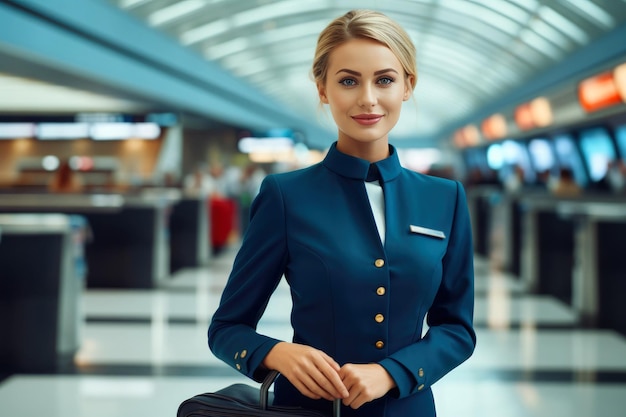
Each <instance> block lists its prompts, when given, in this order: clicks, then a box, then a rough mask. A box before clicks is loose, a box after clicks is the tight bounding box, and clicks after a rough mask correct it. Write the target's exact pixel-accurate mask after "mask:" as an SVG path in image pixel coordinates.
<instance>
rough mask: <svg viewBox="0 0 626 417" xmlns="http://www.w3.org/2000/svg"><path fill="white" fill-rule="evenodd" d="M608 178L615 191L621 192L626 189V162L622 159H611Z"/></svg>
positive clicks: (616, 192)
mask: <svg viewBox="0 0 626 417" xmlns="http://www.w3.org/2000/svg"><path fill="white" fill-rule="evenodd" d="M606 178H607V181H608V183H609V186H610V187H611V191H612V192H613V193H615V194H621V193H623V192H624V191H626V163H624V161H623V160H621V159H618V160H616V161H611V162H610V163H609V167H608V170H607V174H606Z"/></svg>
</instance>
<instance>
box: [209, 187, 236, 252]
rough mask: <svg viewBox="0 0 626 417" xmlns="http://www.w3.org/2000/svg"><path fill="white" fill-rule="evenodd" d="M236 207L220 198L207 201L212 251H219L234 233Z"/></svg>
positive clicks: (232, 202)
mask: <svg viewBox="0 0 626 417" xmlns="http://www.w3.org/2000/svg"><path fill="white" fill-rule="evenodd" d="M236 212H237V205H236V204H235V202H234V201H233V200H230V199H227V198H222V197H211V198H210V199H209V214H210V219H211V245H212V247H213V251H214V252H215V251H219V250H220V249H222V248H224V246H226V244H227V243H228V239H229V237H230V236H231V234H232V233H233V231H235V226H236V223H235V219H236V216H235V214H236Z"/></svg>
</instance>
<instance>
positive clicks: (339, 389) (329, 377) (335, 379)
mask: <svg viewBox="0 0 626 417" xmlns="http://www.w3.org/2000/svg"><path fill="white" fill-rule="evenodd" d="M319 370H320V372H321V376H322V377H323V380H320V381H319V382H320V384H321V385H322V386H323V387H324V389H326V390H327V391H328V392H330V393H331V394H333V395H334V397H335V398H345V397H347V396H348V395H349V392H348V389H347V388H346V386H345V385H344V383H343V381H342V380H341V377H340V376H339V373H338V371H337V370H335V369H334V368H331V367H329V366H324V365H322V366H321V368H320V369H319Z"/></svg>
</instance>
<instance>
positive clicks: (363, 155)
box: [337, 138, 389, 162]
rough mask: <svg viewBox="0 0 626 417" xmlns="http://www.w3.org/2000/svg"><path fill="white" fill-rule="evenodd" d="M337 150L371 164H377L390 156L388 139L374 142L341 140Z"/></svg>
mask: <svg viewBox="0 0 626 417" xmlns="http://www.w3.org/2000/svg"><path fill="white" fill-rule="evenodd" d="M337 150H339V151H340V152H342V153H345V154H347V155H350V156H354V157H356V158H360V159H365V160H366V161H369V162H377V161H381V160H383V159H385V158H387V157H388V156H389V142H388V141H387V138H381V139H379V140H377V141H374V142H358V141H355V140H346V139H344V140H342V139H341V138H339V140H338V141H337Z"/></svg>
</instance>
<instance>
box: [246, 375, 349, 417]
mask: <svg viewBox="0 0 626 417" xmlns="http://www.w3.org/2000/svg"><path fill="white" fill-rule="evenodd" d="M278 375H280V372H278V371H270V373H269V374H267V376H266V377H265V379H264V380H263V383H262V384H261V398H260V399H259V405H260V406H261V409H262V410H267V406H268V402H269V392H270V387H271V386H272V384H273V383H274V381H275V380H276V378H278ZM340 415H341V400H340V399H338V398H336V399H335V400H334V401H333V417H341V416H340Z"/></svg>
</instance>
